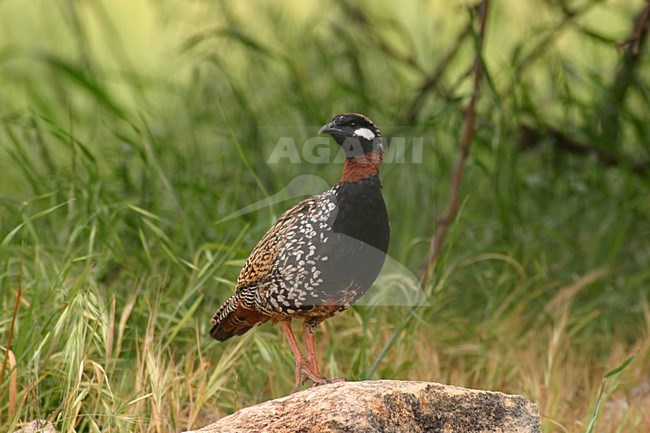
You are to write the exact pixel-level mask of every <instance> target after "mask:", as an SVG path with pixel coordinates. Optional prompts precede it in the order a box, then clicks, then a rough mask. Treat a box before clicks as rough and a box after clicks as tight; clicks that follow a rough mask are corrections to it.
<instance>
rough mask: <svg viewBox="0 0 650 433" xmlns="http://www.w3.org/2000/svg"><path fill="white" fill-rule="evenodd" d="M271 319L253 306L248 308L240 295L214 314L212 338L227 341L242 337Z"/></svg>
mask: <svg viewBox="0 0 650 433" xmlns="http://www.w3.org/2000/svg"><path fill="white" fill-rule="evenodd" d="M269 319H270V317H269V316H266V315H264V314H261V313H260V312H259V311H257V310H255V309H254V308H253V307H252V306H251V307H249V308H247V306H246V305H245V302H243V299H242V296H241V294H240V293H238V294H236V295H234V296H231V297H230V298H228V300H227V301H226V302H224V303H223V305H222V306H221V307H219V309H218V310H217V312H216V313H214V316H213V317H212V320H211V321H210V322H211V323H212V325H214V326H212V329H211V330H210V337H212V338H214V339H215V340H219V341H226V340H227V339H229V338H230V337H232V336H234V335H242V334H243V333H245V332H246V331H248V330H249V329H251V328H252V327H253V326H255V325H257V324H258V323H264V322H266V321H267V320H269Z"/></svg>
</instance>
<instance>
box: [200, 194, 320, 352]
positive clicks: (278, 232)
mask: <svg viewBox="0 0 650 433" xmlns="http://www.w3.org/2000/svg"><path fill="white" fill-rule="evenodd" d="M315 203H316V202H315V200H314V198H311V199H307V200H305V201H302V202H300V203H298V204H297V205H295V206H294V207H292V208H291V209H289V210H288V211H286V212H285V213H284V214H283V215H282V216H281V217H280V218H279V219H278V221H277V222H276V223H275V224H274V225H273V227H271V229H270V230H269V231H268V232H267V233H266V234H265V235H264V237H263V238H262V240H261V241H260V242H259V243H258V244H257V245H256V246H255V248H254V249H253V251H252V252H251V254H250V256H249V257H248V259H247V260H246V265H244V268H243V269H242V270H241V272H240V273H239V277H238V278H237V286H236V288H235V295H234V296H232V297H230V298H229V299H228V300H227V301H226V302H224V303H223V305H221V307H219V309H218V310H217V312H216V313H215V314H214V316H213V317H212V320H211V323H212V325H213V327H212V329H211V330H210V336H211V337H212V338H215V339H217V340H219V341H225V340H227V339H229V338H230V337H232V336H234V335H242V334H243V333H245V332H246V331H248V330H249V329H251V328H252V327H253V326H255V325H257V324H260V323H264V322H266V321H268V320H269V319H270V318H271V317H270V316H268V315H266V314H263V313H262V312H261V311H258V310H257V309H256V308H255V292H256V290H257V288H258V286H259V285H261V284H262V283H263V282H264V281H265V280H266V279H267V277H268V276H269V275H270V273H271V270H272V269H273V265H274V263H275V261H276V260H277V254H278V252H279V251H280V249H281V247H282V244H283V243H284V241H285V238H286V236H284V235H285V233H286V232H287V231H288V230H289V229H290V228H291V226H292V224H294V222H295V220H296V219H297V218H300V216H301V215H303V214H304V213H306V212H309V211H310V210H311V209H312V208H313V207H314V205H315Z"/></svg>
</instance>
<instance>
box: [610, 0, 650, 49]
mask: <svg viewBox="0 0 650 433" xmlns="http://www.w3.org/2000/svg"><path fill="white" fill-rule="evenodd" d="M649 27H650V0H646V6H645V8H643V11H641V14H640V17H639V18H638V19H637V24H636V27H635V30H634V33H633V34H632V37H630V38H628V39H626V40H625V41H623V42H619V43H618V44H616V48H618V49H623V48H625V47H626V46H628V45H629V46H631V48H630V53H631V54H632V55H633V56H637V55H638V54H639V52H640V51H641V45H642V44H643V40H644V39H645V35H646V34H647V33H648V28H649Z"/></svg>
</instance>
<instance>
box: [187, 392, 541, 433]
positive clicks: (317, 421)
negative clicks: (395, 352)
mask: <svg viewBox="0 0 650 433" xmlns="http://www.w3.org/2000/svg"><path fill="white" fill-rule="evenodd" d="M196 432H202V433H244V432H246V433H248V432H251V433H252V432H264V433H271V432H300V433H343V432H345V433H371V432H373V433H374V432H386V433H397V432H400V433H401V432H409V433H419V432H427V433H434V432H435V433H438V432H439V433H456V432H459V433H460V432H463V433H479V432H499V433H524V432H525V433H539V432H541V426H540V418H539V413H538V411H537V406H536V405H534V404H532V403H531V402H530V401H528V400H527V399H526V398H525V397H522V396H518V395H507V394H502V393H500V392H490V391H477V390H471V389H465V388H459V387H455V386H448V385H441V384H437V383H432V382H408V381H398V380H377V381H365V382H339V383H333V384H329V385H323V386H319V387H315V388H310V389H308V390H305V391H301V392H297V393H295V394H291V395H289V396H287V397H283V398H278V399H276V400H270V401H267V402H265V403H261V404H258V405H255V406H251V407H247V408H245V409H241V410H239V411H237V412H235V413H234V414H232V415H229V416H226V417H224V418H222V419H220V420H219V421H217V422H215V423H213V424H210V425H208V426H206V427H203V428H202V429H200V430H196ZM186 433H191V432H186Z"/></svg>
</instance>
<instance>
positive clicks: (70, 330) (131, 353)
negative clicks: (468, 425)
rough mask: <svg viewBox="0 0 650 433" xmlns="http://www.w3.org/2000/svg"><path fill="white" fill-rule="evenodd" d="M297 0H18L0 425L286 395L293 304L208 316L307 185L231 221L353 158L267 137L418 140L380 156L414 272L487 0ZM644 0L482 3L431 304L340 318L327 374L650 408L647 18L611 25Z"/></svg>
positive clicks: (558, 417) (165, 421) (635, 12)
mask: <svg viewBox="0 0 650 433" xmlns="http://www.w3.org/2000/svg"><path fill="white" fill-rule="evenodd" d="M305 3H306V2H291V1H281V2H264V1H261V0H259V1H250V2H238V3H235V2H227V1H207V0H205V1H204V0H193V1H183V2H181V1H171V0H163V1H159V2H153V1H148V2H144V1H143V2H131V1H124V0H111V1H73V0H68V1H63V0H59V1H44V0H34V1H30V2H25V1H18V0H4V1H2V2H0V119H1V122H2V125H1V127H0V173H2V175H1V176H0V302H2V304H1V310H0V311H1V314H0V359H1V360H2V361H3V364H2V367H1V370H0V379H1V381H0V431H14V430H15V429H17V428H18V427H19V423H20V422H21V421H30V420H32V419H36V418H41V419H49V420H50V421H52V422H53V423H54V424H55V426H56V428H57V430H58V431H61V432H64V431H65V432H68V431H138V432H145V431H146V432H148V431H181V430H183V429H188V428H193V427H200V426H202V425H204V424H205V423H207V422H209V421H212V420H215V419H218V418H219V417H221V416H223V415H224V414H227V413H231V412H233V411H234V410H237V409H239V408H241V407H244V406H247V405H251V404H254V403H257V402H260V401H263V400H266V399H269V398H275V397H279V396H281V395H285V394H286V393H288V392H290V390H291V388H292V383H293V379H292V376H293V364H292V360H291V353H290V350H289V348H288V346H287V345H286V344H284V342H283V341H282V337H281V332H280V331H279V329H277V328H276V327H272V326H268V325H265V326H263V327H261V328H258V329H255V330H254V331H252V332H249V333H248V334H246V335H245V336H243V337H241V338H236V339H233V340H230V341H228V342H227V343H217V342H216V341H212V340H210V339H209V337H208V330H209V327H210V323H209V320H210V317H211V316H212V313H214V311H215V309H216V308H217V307H218V306H219V305H220V302H222V301H223V300H224V299H226V298H227V297H228V296H230V294H232V291H233V287H234V281H235V280H236V277H237V274H238V272H239V269H240V268H241V266H242V264H243V263H244V260H245V259H246V257H247V255H248V253H249V252H250V250H251V249H252V248H253V247H254V245H255V244H256V242H257V241H258V240H259V239H260V238H261V237H262V236H263V234H264V233H265V232H266V230H267V229H268V228H269V227H270V226H271V225H272V224H273V222H274V221H275V219H276V218H277V216H279V215H280V214H281V213H282V212H283V211H284V210H285V209H287V208H288V207H290V206H291V205H292V204H294V203H295V202H297V201H298V198H297V197H287V200H285V201H283V202H281V203H277V204H275V205H272V206H270V207H268V208H264V209H261V210H260V211H256V212H251V213H247V214H244V215H242V216H240V217H237V218H234V219H230V220H227V221H223V222H220V220H221V219H222V218H224V217H226V216H228V215H230V214H231V213H233V212H236V211H238V210H240V209H242V208H244V207H245V206H248V205H250V204H252V203H255V202H257V201H258V200H260V199H264V198H265V197H268V196H272V195H274V194H275V193H277V192H279V191H283V189H284V188H285V187H286V186H287V185H289V184H290V183H291V181H292V180H295V179H296V177H297V176H300V175H306V174H309V175H314V176H318V177H319V178H321V179H323V180H325V182H326V183H328V184H330V185H331V184H333V183H335V182H336V181H337V179H338V175H339V173H340V170H341V167H342V165H341V163H340V161H332V163H331V164H312V163H309V162H308V161H305V160H304V159H301V161H300V163H297V164H291V163H288V162H287V161H286V160H283V161H280V163H269V156H270V155H271V153H272V152H273V150H274V149H275V146H277V144H278V141H279V140H280V139H281V137H283V136H285V137H286V136H289V137H291V138H292V139H293V140H294V141H295V143H296V144H297V146H298V149H299V151H300V147H301V146H302V144H303V143H305V141H306V140H308V139H310V138H313V137H315V136H316V133H317V131H318V128H319V127H320V126H321V125H322V124H324V123H325V122H326V121H328V120H329V119H330V118H331V117H332V116H333V115H334V114H337V113H339V112H348V111H354V112H361V113H364V114H366V115H368V116H369V117H370V118H372V119H373V120H374V121H375V123H376V124H377V125H378V126H379V127H380V128H381V130H382V132H383V134H384V135H385V136H387V137H405V138H406V140H405V144H406V147H405V152H406V155H407V158H406V160H405V162H404V163H391V164H385V165H384V167H383V171H382V183H383V186H384V188H383V191H384V197H385V199H386V202H387V205H388V209H389V214H390V217H391V226H392V240H391V247H390V251H389V253H390V256H391V257H392V258H393V259H395V260H396V261H397V262H398V263H400V264H401V265H403V266H404V268H405V270H404V271H403V272H404V274H405V275H406V274H409V273H410V274H412V275H418V274H419V273H420V270H421V266H422V263H423V261H424V260H425V258H426V256H427V252H428V250H429V242H430V238H431V236H432V235H433V234H434V233H435V230H436V228H437V227H438V225H437V223H436V218H437V217H439V216H440V215H441V214H442V212H443V211H444V209H445V208H446V206H447V203H448V202H449V190H450V177H451V172H452V169H453V166H454V164H455V162H456V160H457V158H458V153H459V152H458V142H459V137H460V131H461V128H462V125H463V121H464V116H465V111H464V109H465V107H466V105H467V103H468V101H469V98H470V96H471V94H472V76H471V70H470V68H471V66H472V62H473V61H474V56H475V54H476V47H477V46H478V43H477V38H476V34H477V31H478V19H477V16H476V9H475V8H474V7H473V6H474V5H475V4H474V3H473V2H465V1H452V2H447V1H438V0H435V1H424V0H422V1H408V2H402V3H396V2H389V1H384V0H377V1H362V2H350V1H347V0H329V1H324V2H319V3H316V2H314V3H313V4H305ZM644 7H647V6H646V3H645V2H644V1H642V0H637V1H631V0H610V1H594V0H585V1H577V0H576V1H568V0H567V1H561V0H553V1H544V2H533V1H518V0H510V1H505V0H503V1H492V2H490V8H489V14H488V21H487V25H486V29H487V30H486V39H485V45H484V48H483V50H482V52H481V54H482V55H481V60H482V64H483V66H484V68H485V74H484V76H483V80H482V87H481V90H482V91H481V93H480V96H479V102H478V105H477V107H476V115H477V118H476V128H475V135H474V141H473V144H472V148H471V153H470V157H469V159H468V161H467V164H466V170H465V174H464V177H463V179H462V184H461V190H460V192H461V200H462V209H461V212H460V213H459V215H458V217H457V219H456V220H455V221H454V224H453V227H452V231H451V234H450V236H449V238H448V239H447V242H446V244H445V250H444V254H443V256H442V258H441V261H440V262H439V263H438V266H437V268H436V271H435V274H434V276H433V277H432V278H431V279H428V280H426V281H424V282H423V284H422V289H423V291H424V293H425V295H426V296H427V303H428V304H429V305H425V306H420V307H417V308H408V307H386V306H383V307H382V306H367V305H365V306H364V305H361V306H357V307H354V308H352V309H351V310H350V311H348V312H346V313H344V314H342V315H341V316H339V317H337V318H334V319H332V320H330V321H328V322H327V323H326V324H325V325H323V326H322V328H321V329H320V332H319V335H318V340H317V341H318V342H319V343H320V347H319V355H320V356H321V358H322V360H323V367H324V370H325V373H326V374H327V375H330V376H346V377H348V378H349V379H352V380H361V379H378V378H394V379H413V380H427V381H439V382H443V383H450V384H453V385H459V386H469V387H475V388H483V389H493V390H501V391H504V392H510V393H521V394H524V395H526V396H527V397H528V398H530V399H531V400H532V401H533V402H535V403H537V404H539V406H540V411H541V413H542V416H543V420H544V421H543V422H544V430H545V431H571V432H573V431H587V430H588V428H589V427H588V425H589V423H590V422H594V423H597V422H600V424H599V427H600V430H599V431H612V432H614V431H632V430H634V429H637V430H636V431H644V430H647V429H648V428H650V417H649V416H648V413H650V409H649V408H650V391H648V389H650V385H649V384H650V371H649V369H648V365H650V306H649V304H648V294H650V290H649V287H650V266H649V264H650V224H649V222H648V221H649V218H650V200H648V197H649V189H650V180H649V179H650V114H649V113H650V110H649V108H650V102H649V101H650V93H649V88H648V79H649V77H650V59H649V56H648V49H647V43H645V35H646V34H647V28H646V30H645V31H644V32H641V33H640V34H639V35H641V38H640V39H639V40H638V41H632V43H631V44H627V45H625V44H623V45H620V46H618V47H617V43H622V42H625V41H626V40H628V39H629V38H631V37H633V36H634V35H635V26H636V22H637V21H636V20H638V19H639V18H640V17H642V16H643V15H642V11H643V10H644ZM636 42H640V43H638V48H639V52H638V54H633V51H634V48H635V46H637V45H635V43H636ZM413 137H416V138H421V139H422V143H423V149H422V160H421V161H413V159H411V158H409V155H412V152H413V149H414V148H413V143H414V140H413ZM331 146H332V147H333V146H334V144H331ZM334 154H335V150H334V149H333V148H332V155H334ZM407 270H408V271H407ZM635 354H636V357H635V358H634V360H633V361H632V362H631V364H629V366H628V367H627V368H625V369H624V370H623V371H622V372H621V373H620V375H617V376H616V377H610V378H609V379H608V381H607V382H606V383H605V387H604V388H603V389H604V394H603V397H602V398H601V399H598V398H597V396H598V390H599V387H600V384H601V379H603V377H604V376H605V374H606V373H607V371H609V370H611V369H612V368H614V367H617V366H620V365H621V364H622V363H623V362H624V361H625V360H626V359H628V358H629V357H630V356H632V355H635ZM644 390H645V391H644ZM598 404H600V406H601V407H602V410H600V411H599V410H597V409H598V408H597V406H598ZM5 427H6V428H5Z"/></svg>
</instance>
